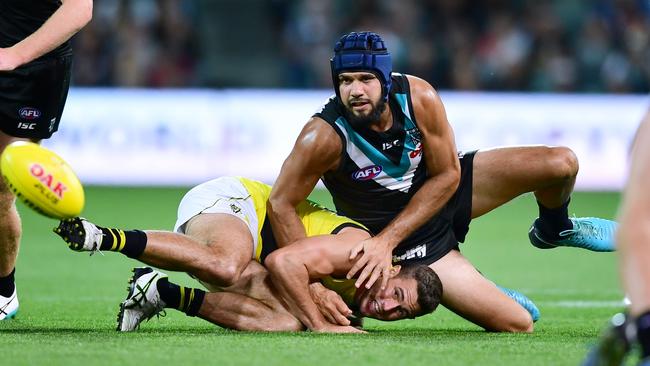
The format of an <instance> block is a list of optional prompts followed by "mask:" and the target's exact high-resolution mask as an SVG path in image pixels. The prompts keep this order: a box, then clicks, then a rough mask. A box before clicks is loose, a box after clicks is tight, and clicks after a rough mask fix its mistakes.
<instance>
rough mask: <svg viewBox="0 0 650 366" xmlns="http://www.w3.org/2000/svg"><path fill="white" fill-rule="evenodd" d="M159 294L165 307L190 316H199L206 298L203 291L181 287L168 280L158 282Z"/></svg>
mask: <svg viewBox="0 0 650 366" xmlns="http://www.w3.org/2000/svg"><path fill="white" fill-rule="evenodd" d="M158 292H159V293H160V299H161V300H162V301H164V302H165V305H166V306H165V307H167V308H173V309H176V310H180V311H182V312H184V313H185V314H187V315H189V316H196V314H198V312H199V308H200V307H201V304H202V303H203V298H204V297H205V291H203V290H199V289H197V288H190V287H183V286H179V285H177V284H174V283H171V282H169V280H168V279H166V278H163V279H160V280H158Z"/></svg>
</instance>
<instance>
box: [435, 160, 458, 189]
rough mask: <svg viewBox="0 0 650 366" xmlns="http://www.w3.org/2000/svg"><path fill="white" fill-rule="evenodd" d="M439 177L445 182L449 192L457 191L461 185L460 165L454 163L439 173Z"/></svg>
mask: <svg viewBox="0 0 650 366" xmlns="http://www.w3.org/2000/svg"><path fill="white" fill-rule="evenodd" d="M438 179H440V180H441V181H442V182H443V183H444V186H445V187H446V188H447V190H448V191H449V192H451V193H453V192H456V190H457V189H458V186H459V185H460V166H458V165H457V164H454V165H453V166H451V167H449V168H447V169H445V170H444V171H442V172H441V173H440V174H439V175H438Z"/></svg>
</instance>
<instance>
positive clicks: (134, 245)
mask: <svg viewBox="0 0 650 366" xmlns="http://www.w3.org/2000/svg"><path fill="white" fill-rule="evenodd" d="M98 228H100V229H101V230H102V233H104V236H103V238H102V244H101V245H100V247H99V249H100V250H108V251H112V252H120V253H122V254H124V255H126V256H127V257H129V258H138V257H139V256H140V255H142V252H144V248H145V247H146V246H147V234H146V233H145V232H144V231H141V230H127V231H125V230H120V229H112V228H104V227H101V226H98Z"/></svg>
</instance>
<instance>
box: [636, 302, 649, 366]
mask: <svg viewBox="0 0 650 366" xmlns="http://www.w3.org/2000/svg"><path fill="white" fill-rule="evenodd" d="M635 322H636V338H637V339H638V341H639V344H640V345H641V358H646V357H650V311H646V312H645V313H643V314H641V315H639V317H638V318H636V321H635Z"/></svg>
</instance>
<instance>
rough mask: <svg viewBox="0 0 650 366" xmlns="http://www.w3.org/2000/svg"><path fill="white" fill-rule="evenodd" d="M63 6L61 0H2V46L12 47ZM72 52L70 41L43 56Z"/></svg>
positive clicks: (0, 7)
mask: <svg viewBox="0 0 650 366" xmlns="http://www.w3.org/2000/svg"><path fill="white" fill-rule="evenodd" d="M60 6H61V1H59V0H1V1H0V47H3V48H5V47H11V46H13V45H14V44H16V43H18V42H20V41H22V40H23V39H25V38H27V37H28V36H29V35H31V34H32V33H34V32H35V31H36V30H37V29H38V28H40V27H41V26H42V25H43V23H45V21H46V20H48V19H49V18H50V17H51V16H52V14H54V12H55V11H56V10H57V9H59V7H60ZM71 54H72V47H71V46H70V41H69V40H68V41H66V42H64V43H63V44H62V45H60V46H59V47H57V48H56V49H54V50H53V51H51V52H50V53H48V54H46V55H44V56H43V58H48V57H59V56H68V55H71Z"/></svg>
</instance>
